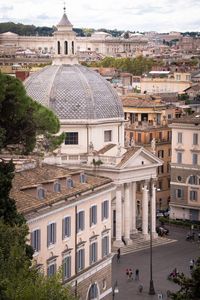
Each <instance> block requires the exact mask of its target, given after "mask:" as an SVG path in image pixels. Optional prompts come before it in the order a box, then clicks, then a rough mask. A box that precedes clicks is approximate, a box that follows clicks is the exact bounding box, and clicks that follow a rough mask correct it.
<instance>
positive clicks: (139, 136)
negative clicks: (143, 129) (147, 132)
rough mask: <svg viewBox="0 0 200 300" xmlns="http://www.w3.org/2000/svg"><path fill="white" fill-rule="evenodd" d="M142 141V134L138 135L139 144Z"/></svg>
mask: <svg viewBox="0 0 200 300" xmlns="http://www.w3.org/2000/svg"><path fill="white" fill-rule="evenodd" d="M141 141H142V135H141V133H138V143H141Z"/></svg>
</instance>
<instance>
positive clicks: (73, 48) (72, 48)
mask: <svg viewBox="0 0 200 300" xmlns="http://www.w3.org/2000/svg"><path fill="white" fill-rule="evenodd" d="M72 54H74V41H73V42H72Z"/></svg>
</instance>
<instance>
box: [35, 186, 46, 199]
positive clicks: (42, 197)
mask: <svg viewBox="0 0 200 300" xmlns="http://www.w3.org/2000/svg"><path fill="white" fill-rule="evenodd" d="M37 193H38V199H40V200H42V199H44V198H45V192H44V189H43V188H39V189H38V190H37Z"/></svg>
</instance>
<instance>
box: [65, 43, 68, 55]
mask: <svg viewBox="0 0 200 300" xmlns="http://www.w3.org/2000/svg"><path fill="white" fill-rule="evenodd" d="M65 54H68V42H67V41H65Z"/></svg>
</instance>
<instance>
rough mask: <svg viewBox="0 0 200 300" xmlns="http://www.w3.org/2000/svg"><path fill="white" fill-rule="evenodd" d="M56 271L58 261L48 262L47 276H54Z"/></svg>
mask: <svg viewBox="0 0 200 300" xmlns="http://www.w3.org/2000/svg"><path fill="white" fill-rule="evenodd" d="M55 273H56V261H53V262H51V263H49V264H48V267H47V276H48V277H50V276H53V275H54V274H55Z"/></svg>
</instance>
